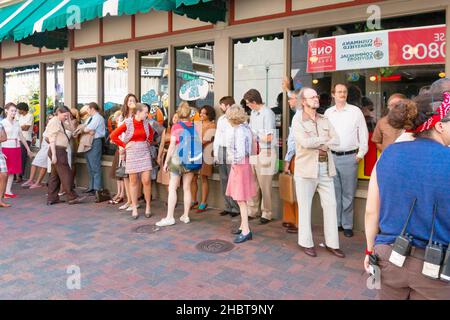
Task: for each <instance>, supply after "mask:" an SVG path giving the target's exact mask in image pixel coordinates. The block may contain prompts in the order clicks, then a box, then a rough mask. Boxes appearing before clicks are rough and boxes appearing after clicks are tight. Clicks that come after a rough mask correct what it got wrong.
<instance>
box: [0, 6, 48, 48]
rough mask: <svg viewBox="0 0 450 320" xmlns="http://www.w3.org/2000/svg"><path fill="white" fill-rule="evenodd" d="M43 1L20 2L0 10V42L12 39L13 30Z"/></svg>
mask: <svg viewBox="0 0 450 320" xmlns="http://www.w3.org/2000/svg"><path fill="white" fill-rule="evenodd" d="M44 2H45V0H28V1H20V2H18V3H15V4H13V5H10V6H7V7H4V8H0V42H1V41H3V40H6V39H14V34H13V31H14V28H16V27H17V26H18V25H19V24H20V23H22V22H23V21H24V20H25V19H26V18H27V17H28V16H30V15H31V14H32V13H33V12H34V11H35V10H36V9H38V8H39V7H40V6H41V5H42V3H44Z"/></svg>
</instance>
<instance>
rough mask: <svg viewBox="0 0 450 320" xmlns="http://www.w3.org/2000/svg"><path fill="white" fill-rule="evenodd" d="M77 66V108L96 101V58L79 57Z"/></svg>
mask: <svg viewBox="0 0 450 320" xmlns="http://www.w3.org/2000/svg"><path fill="white" fill-rule="evenodd" d="M76 66H77V108H78V110H79V109H80V108H81V107H82V106H83V105H85V104H88V103H89V102H97V101H98V99H97V60H96V59H95V58H87V59H80V60H77V61H76Z"/></svg>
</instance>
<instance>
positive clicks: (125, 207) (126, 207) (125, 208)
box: [119, 202, 131, 210]
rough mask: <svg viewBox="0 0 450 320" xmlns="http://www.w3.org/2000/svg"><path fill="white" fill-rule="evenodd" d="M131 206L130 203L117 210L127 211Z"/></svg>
mask: <svg viewBox="0 0 450 320" xmlns="http://www.w3.org/2000/svg"><path fill="white" fill-rule="evenodd" d="M130 206H131V203H128V202H127V203H125V204H123V205H121V206H120V207H119V210H127V209H128V208H129V207H130Z"/></svg>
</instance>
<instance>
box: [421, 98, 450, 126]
mask: <svg viewBox="0 0 450 320" xmlns="http://www.w3.org/2000/svg"><path fill="white" fill-rule="evenodd" d="M449 111H450V93H449V92H445V93H444V101H442V104H441V105H440V106H439V108H438V109H437V110H436V112H435V113H434V115H433V116H432V117H431V118H430V119H428V120H427V121H426V122H425V123H423V124H421V125H420V126H419V127H418V128H417V129H416V130H414V132H415V133H419V132H424V131H426V130H430V129H431V128H433V127H434V126H435V125H436V123H438V122H439V121H441V120H442V119H444V118H445V116H446V115H447V113H448V112H449Z"/></svg>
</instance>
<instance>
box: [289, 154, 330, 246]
mask: <svg viewBox="0 0 450 320" xmlns="http://www.w3.org/2000/svg"><path fill="white" fill-rule="evenodd" d="M316 190H317V192H319V195H320V204H321V205H322V209H323V228H324V234H325V244H326V245H327V247H330V248H333V249H339V234H338V225H337V216H336V197H335V195H334V184H333V178H332V177H330V176H329V175H328V163H327V162H321V163H319V177H318V178H317V179H309V178H302V177H299V176H296V177H295V192H296V194H297V202H298V208H299V212H298V220H299V221H301V222H302V223H301V224H300V223H299V229H298V244H299V245H300V246H302V247H304V248H312V247H314V241H313V236H312V231H311V208H312V200H313V197H314V193H316Z"/></svg>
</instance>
